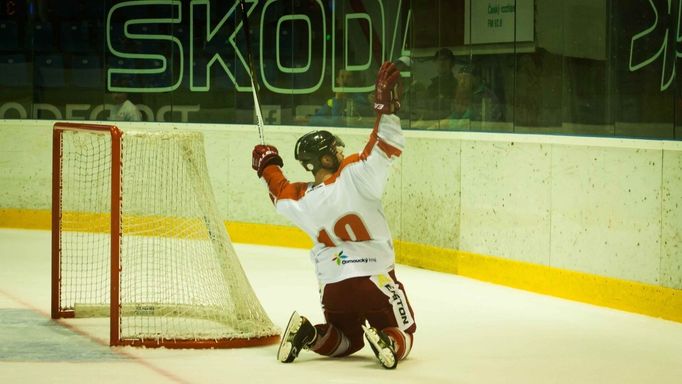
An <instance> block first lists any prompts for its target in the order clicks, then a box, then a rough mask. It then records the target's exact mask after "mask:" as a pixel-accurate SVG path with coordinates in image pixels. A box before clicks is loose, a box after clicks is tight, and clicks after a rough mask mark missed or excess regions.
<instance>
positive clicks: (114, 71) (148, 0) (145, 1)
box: [107, 0, 184, 93]
mask: <svg viewBox="0 0 682 384" xmlns="http://www.w3.org/2000/svg"><path fill="white" fill-rule="evenodd" d="M154 5H159V6H163V8H161V9H165V7H173V8H174V9H170V8H169V9H168V11H170V13H171V14H175V15H177V16H176V17H172V18H151V19H133V20H128V21H126V22H125V24H124V26H123V33H124V36H125V37H126V38H128V39H131V40H136V39H138V40H165V41H170V42H171V43H173V44H175V45H177V46H178V52H179V53H178V54H179V56H180V57H183V56H184V52H183V47H182V42H181V41H180V40H179V39H178V38H176V37H174V36H172V35H161V34H158V35H156V34H139V33H130V32H129V31H128V28H129V27H130V26H132V25H137V24H170V23H180V21H181V20H182V7H181V2H180V0H171V1H166V0H141V1H125V2H122V3H119V4H116V5H114V6H113V7H112V8H111V9H110V10H109V13H108V15H107V46H108V48H109V52H111V54H113V55H114V56H116V57H120V58H124V59H139V60H151V61H160V62H161V66H160V67H159V68H148V69H135V68H109V69H108V70H107V88H108V89H109V90H110V91H114V92H145V93H151V92H169V91H174V90H176V89H177V88H178V87H179V86H180V83H181V82H182V74H183V71H184V68H183V60H180V68H179V70H178V74H177V80H176V81H175V83H174V84H172V85H169V86H166V87H144V88H140V87H121V86H114V85H113V78H114V77H115V76H116V75H160V74H164V73H166V72H167V71H168V62H167V59H166V57H165V56H164V55H162V54H148V53H130V52H121V51H119V50H117V49H115V48H114V47H113V45H112V44H111V19H112V16H113V15H114V13H115V12H116V11H118V10H121V9H123V8H126V7H137V6H154Z"/></svg>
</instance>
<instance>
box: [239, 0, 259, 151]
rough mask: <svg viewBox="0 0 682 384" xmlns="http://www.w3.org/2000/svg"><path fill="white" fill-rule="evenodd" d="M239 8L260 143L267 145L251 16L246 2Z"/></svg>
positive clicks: (241, 2)
mask: <svg viewBox="0 0 682 384" xmlns="http://www.w3.org/2000/svg"><path fill="white" fill-rule="evenodd" d="M239 6H240V8H241V14H242V24H244V32H245V33H246V56H247V58H248V62H249V77H250V78H251V92H252V93H253V106H254V108H255V109H256V121H257V125H258V137H259V138H260V143H261V144H265V136H264V135H263V111H261V109H260V101H259V100H258V88H259V87H258V80H256V71H255V69H254V68H255V67H254V65H253V56H252V54H251V33H250V28H249V16H248V15H247V13H246V2H245V1H244V0H239Z"/></svg>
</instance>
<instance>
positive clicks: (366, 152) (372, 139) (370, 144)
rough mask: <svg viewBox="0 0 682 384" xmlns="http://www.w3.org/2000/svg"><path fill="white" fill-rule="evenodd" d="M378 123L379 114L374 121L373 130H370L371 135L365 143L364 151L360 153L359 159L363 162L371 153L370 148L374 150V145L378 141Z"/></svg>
mask: <svg viewBox="0 0 682 384" xmlns="http://www.w3.org/2000/svg"><path fill="white" fill-rule="evenodd" d="M379 121H381V114H378V115H377V118H376V120H375V121H374V129H372V133H371V134H370V135H369V141H368V142H367V145H365V149H363V150H362V153H360V157H361V158H362V159H363V160H364V159H366V158H367V157H368V156H369V154H370V153H371V152H372V148H374V145H375V144H376V143H377V141H378V140H379V134H378V132H379Z"/></svg>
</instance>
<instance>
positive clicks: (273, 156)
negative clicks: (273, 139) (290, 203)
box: [251, 144, 306, 204]
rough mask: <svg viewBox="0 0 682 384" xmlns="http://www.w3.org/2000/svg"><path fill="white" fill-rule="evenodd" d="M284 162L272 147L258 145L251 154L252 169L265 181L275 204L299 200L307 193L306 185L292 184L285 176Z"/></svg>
mask: <svg viewBox="0 0 682 384" xmlns="http://www.w3.org/2000/svg"><path fill="white" fill-rule="evenodd" d="M283 166H284V161H283V160H282V157H280V155H279V152H278V151H277V148H276V147H275V146H272V145H261V144H259V145H256V146H255V147H254V148H253V152H252V153H251V168H253V170H254V171H256V173H257V174H258V177H259V178H261V179H262V180H264V181H265V183H266V184H267V186H268V191H269V192H270V199H271V200H272V202H273V203H275V204H276V203H277V200H280V199H284V198H298V197H300V196H302V195H303V193H304V192H305V186H306V184H305V183H290V182H289V180H287V178H286V177H285V176H284V173H283V172H282V168H281V167H283Z"/></svg>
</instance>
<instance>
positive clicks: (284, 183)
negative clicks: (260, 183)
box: [263, 166, 308, 201]
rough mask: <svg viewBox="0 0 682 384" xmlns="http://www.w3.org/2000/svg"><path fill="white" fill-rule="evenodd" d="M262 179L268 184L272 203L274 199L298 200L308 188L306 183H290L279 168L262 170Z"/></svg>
mask: <svg viewBox="0 0 682 384" xmlns="http://www.w3.org/2000/svg"><path fill="white" fill-rule="evenodd" d="M263 179H264V180H265V182H266V183H267V184H268V189H269V190H270V197H271V198H272V199H273V201H274V200H275V199H276V200H282V199H290V200H299V199H300V198H301V197H303V195H305V191H306V189H307V188H308V184H306V183H290V182H289V180H287V178H286V177H284V174H283V173H282V170H281V169H280V168H279V167H272V166H271V167H266V168H265V169H264V170H263Z"/></svg>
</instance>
